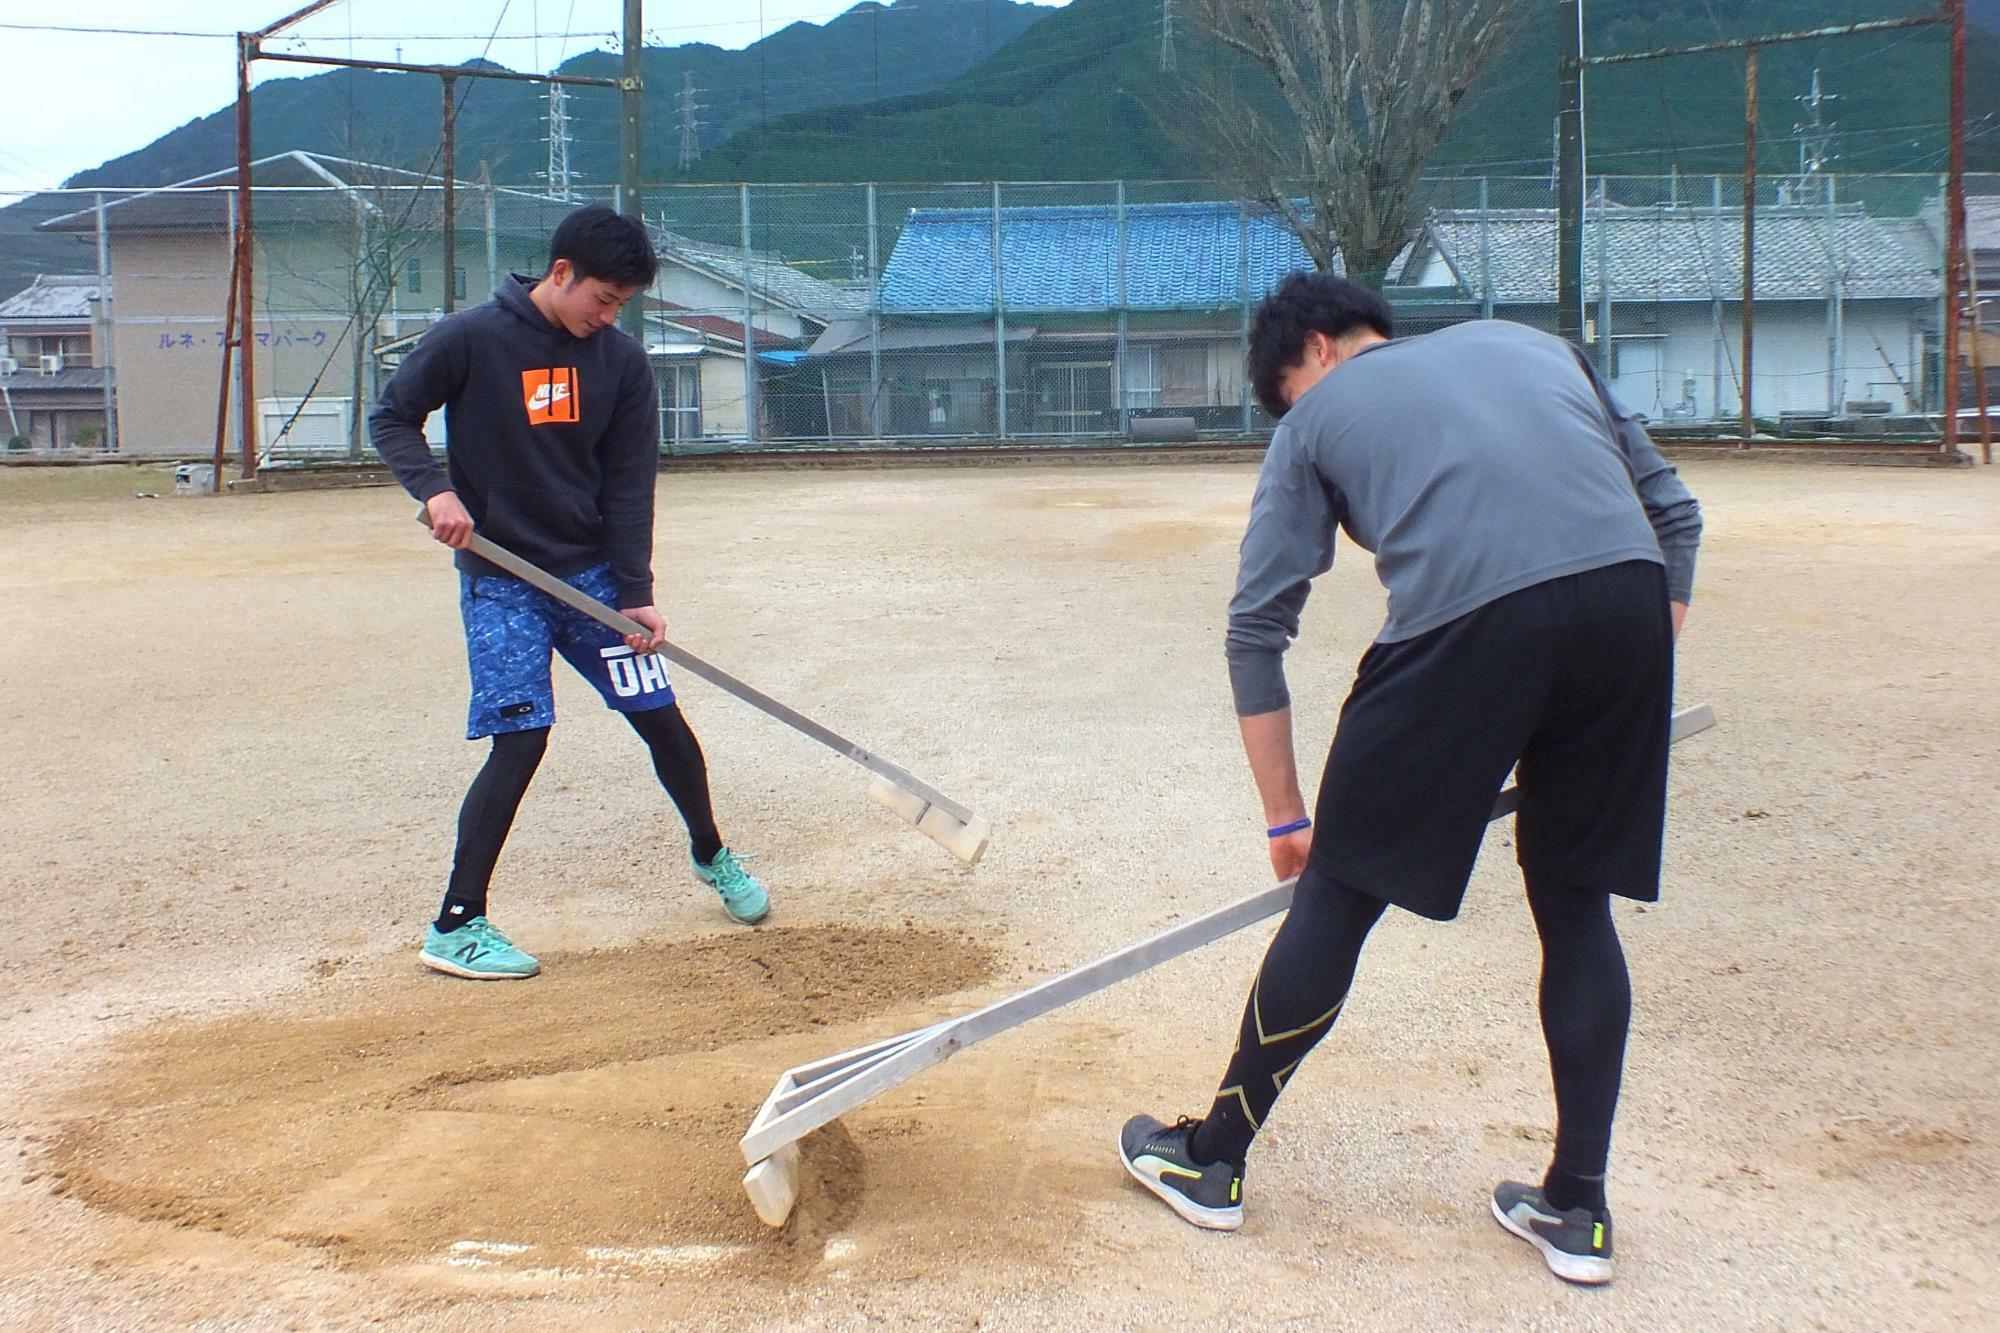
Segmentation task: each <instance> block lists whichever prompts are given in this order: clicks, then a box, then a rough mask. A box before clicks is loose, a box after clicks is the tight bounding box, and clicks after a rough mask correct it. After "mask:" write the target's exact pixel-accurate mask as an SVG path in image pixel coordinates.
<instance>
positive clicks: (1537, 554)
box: [1119, 273, 1701, 1283]
mask: <svg viewBox="0 0 2000 1333" xmlns="http://www.w3.org/2000/svg"><path fill="white" fill-rule="evenodd" d="M1249 369H1250V375H1251V379H1252V382H1253V384H1254V385H1255V387H1256V390H1257V395H1258V398H1259V399H1260V401H1262V403H1263V404H1264V407H1265V410H1267V411H1268V412H1270V414H1271V415H1272V416H1273V417H1275V418H1281V419H1282V420H1281V424H1280V425H1279V427H1278V430H1277V434H1276V435H1275V436H1274V437H1273V439H1272V441H1271V448H1270V452H1269V454H1268V455H1267V456H1266V458H1265V460H1264V470H1263V474H1262V476H1261V477H1260V479H1259V481H1258V486H1257V493H1256V497H1255V499H1254V500H1253V501H1252V502H1251V511H1250V523H1249V528H1248V530H1247V531H1246V532H1245V534H1244V538H1243V549H1242V563H1241V567H1240V570H1239V573H1238V577H1237V585H1236V594H1235V596H1234V597H1233V598H1232V600H1231V602H1230V606H1229V634H1228V642H1227V651H1228V658H1229V673H1230V682H1231V686H1232V688H1233V690H1234V693H1235V698H1236V711H1237V714H1238V720H1239V722H1240V724H1241V727H1242V731H1243V743H1244V749H1245V751H1246V752H1247V754H1248V755H1249V759H1250V768H1251V773H1252V775H1253V777H1254V778H1255V780H1256V784H1257V790H1258V793H1259V795H1260V796H1261V797H1262V799H1263V804H1264V814H1265V818H1266V822H1267V824H1268V826H1269V827H1268V841H1269V844H1270V853H1271V864H1272V866H1273V868H1274V869H1275V870H1276V871H1277V873H1278V876H1279V877H1280V878H1281V879H1282V878H1289V877H1291V876H1294V875H1296V876H1298V879H1299V882H1298V887H1297V890H1296V893H1295V895H1294V899H1293V903H1292V909H1291V911H1290V913H1289V914H1288V915H1287V917H1286V919H1285V922H1284V924H1283V926H1282V927H1280V929H1279V931H1278V933H1277V935H1276V937H1275V938H1274V939H1273V940H1272V942H1271V946H1270V949H1269V951H1268V952H1267V953H1266V955H1265V958H1264V963H1263V966H1262V968H1261V969H1260V970H1259V973H1258V975H1257V977H1256V979H1255V981H1254V982H1253V983H1252V986H1251V990H1250V998H1249V1001H1248V1003H1247V1004H1246V1006H1245V1008H1244V1013H1243V1020H1242V1025H1241V1027H1240V1029H1239V1033H1238V1038H1237V1045H1236V1051H1235V1054H1234V1055H1233V1056H1232V1058H1231V1060H1230V1064H1229V1068H1228V1070H1227V1071H1226V1072H1225V1074H1224V1076H1223V1078H1222V1081H1221V1083H1220V1085H1219V1088H1218V1091H1217V1093H1216V1096H1215V1100H1214V1103H1213V1105H1212V1106H1211V1108H1210V1110H1209V1112H1208V1114H1207V1116H1206V1117H1204V1118H1202V1119H1200V1120H1195V1119H1192V1118H1189V1117H1185V1116H1183V1117H1181V1118H1180V1120H1179V1121H1177V1122H1176V1123H1175V1124H1173V1125H1167V1124H1165V1123H1163V1122H1161V1121H1159V1120H1156V1119H1154V1118H1153V1117H1151V1116H1136V1117H1134V1118H1133V1119H1132V1120H1131V1121H1130V1122H1128V1123H1127V1124H1126V1126H1125V1127H1124V1129H1123V1131H1122V1132H1121V1134H1120V1139H1119V1153H1120V1156H1121V1157H1122V1158H1123V1160H1124V1162H1125V1165H1126V1168H1127V1169H1128V1170H1129V1171H1130V1172H1131V1173H1132V1174H1133V1176H1134V1177H1136V1178H1137V1179H1138V1180H1139V1181H1140V1183H1141V1184H1143V1185H1145V1186H1146V1187H1147V1188H1148V1189H1149V1190H1151V1191H1152V1192H1153V1193H1154V1194H1155V1195H1157V1196H1158V1197H1159V1198H1160V1199H1161V1200H1162V1201H1164V1202H1165V1203H1167V1204H1168V1205H1169V1206H1170V1207H1172V1208H1173V1209H1174V1211H1175V1212H1176V1213H1178V1214H1180V1216H1182V1217H1183V1218H1185V1219H1186V1220H1188V1221H1190V1222H1192V1223H1194V1224H1195V1225H1197V1226H1203V1227H1210V1228H1214V1229H1218V1230H1234V1229H1235V1228H1236V1227H1238V1226H1240V1225H1242V1217H1243V1213H1242V1181H1243V1163H1244V1160H1245V1158H1246V1156H1247V1155H1248V1152H1249V1148H1250V1143H1251V1140H1252V1138H1253V1137H1254V1135H1255V1134H1256V1132H1257V1130H1258V1129H1259V1127H1260V1126H1261V1125H1262V1124H1263V1123H1264V1121H1265V1119H1266V1118H1267V1117H1268V1116H1269V1114H1270V1112H1271V1109H1272V1106H1273V1104H1274V1103H1275V1102H1276V1100H1277V1097H1278V1094H1279V1092H1281V1091H1282V1090H1283V1088H1284V1085H1285V1082H1286V1081H1287V1080H1288V1079H1289V1078H1290V1077H1291V1075H1292V1072H1293V1071H1294V1070H1295V1069H1297V1068H1298V1065H1299V1063H1300V1061H1302V1060H1303V1059H1304V1058H1305V1056H1306V1054H1307V1052H1309V1051H1310V1050H1311V1049H1312V1048H1313V1046H1314V1045H1315V1044H1317V1043H1318V1041H1319V1039H1320V1038H1321V1037H1323V1036H1325V1034H1326V1033H1327V1031H1328V1030H1329V1029H1330V1028H1331V1027H1332V1026H1333V1023H1334V1020H1335V1019H1336V1018H1337V1017H1338V1016H1339V1013H1340V1009H1341V1006H1342V1005H1343V1004H1344V1003H1345V1002H1346V998H1347V992H1348V987H1349V985H1350V984H1351V982H1352V981H1353V977H1354V969H1355V964H1356V962H1357V960H1358V958H1359V956H1360V951H1361V947H1362V944H1363V943H1364V942H1365V940H1366V939H1367V935H1368V932H1369V930H1370V929H1371V928H1372V927H1373V926H1374V924H1375V922H1376V921H1377V920H1379V919H1380V918H1381V915H1382V913H1383V911H1384V910H1385V909H1386V908H1387V907H1389V906H1392V905H1393V906H1398V907H1402V908H1404V909H1405V910H1408V911H1411V912H1415V913H1417V914H1419V915H1422V916H1426V917H1430V918H1432V919H1435V920H1440V921H1445V920H1450V919H1451V918H1452V917H1454V916H1456V915H1457V914H1458V909H1459V904H1460V902H1461V900H1462V899H1463V897H1464V893H1465V886H1466V882H1467V879H1468V878H1469V877H1470V875H1471V872H1472V865H1473V861H1474V859H1475V858H1476V857H1477V855H1478V851H1479V844H1480V840H1481V838H1482V836H1483V834H1484V831H1485V826H1486V822H1487V818H1488V815H1489V813H1490V812H1491V810H1492V807H1493V802H1494V799H1495V798H1496V797H1497V795H1498V794H1499V791H1500V789H1501V786H1502V784H1503V783H1504V782H1505V780H1506V777H1507V774H1508V772H1509V771H1510V770H1516V769H1517V766H1518V770H1517V771H1518V775H1519V781H1520V786H1521V791H1522V801H1521V807H1520V813H1519V816H1518V823H1517V838H1516V842H1517V846H1518V859H1519V861H1520V864H1521V868H1522V875H1523V878H1524V880H1525V882H1526V885H1527V896H1528V903H1529V907H1530V910H1531V911H1532V913H1533V916H1534V920H1535V926H1536V930H1537V933H1538V934H1539V936H1540V939H1541V945H1542V982H1541V1010H1542V1027H1543V1032H1544V1035H1545V1037H1546V1038H1547V1041H1548V1047H1549V1057H1550V1065H1551V1068H1552V1071H1553V1074H1554V1082H1555V1093H1556V1113H1557V1129H1556V1145H1555V1154H1554V1160H1553V1162H1552V1163H1551V1165H1550V1167H1549V1170H1548V1172H1547V1174H1546V1176H1545V1177H1544V1179H1543V1182H1542V1183H1541V1184H1540V1185H1539V1186H1534V1185H1523V1184H1517V1183H1514V1182H1503V1183H1502V1184H1501V1185H1500V1186H1499V1187H1498V1188H1497V1189H1496V1190H1495V1191H1494V1195H1493V1200H1492V1211H1493V1214H1494V1217H1495V1218H1496V1220H1498V1221H1499V1223H1500V1224H1501V1225H1502V1226H1503V1227H1505V1228H1506V1229H1507V1230H1508V1231H1510V1232H1512V1233H1513V1234H1515V1235H1517V1236H1519V1237H1520V1238H1521V1239H1523V1240H1525V1241H1528V1242H1529V1243H1531V1244H1533V1245H1534V1246H1535V1247H1536V1248H1537V1249H1538V1250H1540V1251H1541V1253H1542V1255H1543V1258H1544V1259H1545V1261H1546V1262H1547V1263H1548V1265H1549V1267H1550V1268H1551V1269H1552V1270H1553V1271H1554V1272H1555V1273H1556V1274H1557V1275H1558V1276H1560V1277H1563V1278H1566V1279H1568V1280H1570V1281H1574V1282H1584V1283H1602V1282H1608V1281H1610V1279H1611V1258H1612V1243H1611V1214H1610V1210H1609V1208H1608V1206H1607V1204H1606V1200H1605V1193H1604V1176H1605V1166H1606V1162H1607V1160H1608V1157H1609V1153H1610V1138H1611V1122H1612V1118H1613V1115H1614V1113H1615V1110H1616V1107H1617V1100H1618V1085H1619V1081H1620V1077H1621V1073H1622V1069H1623V1064H1624V1050H1625V1032H1626V1027H1627V1024H1628V1022H1629V1018H1630V1011H1631V990H1630V983H1629V980H1628V978H1627V975H1626V970H1625V958H1624V954H1623V952H1622V950H1621V949H1620V946H1619V943H1618V935H1617V931H1616V929H1615V928H1614V926H1613V925H1612V920H1611V898H1612V896H1613V895H1617V896H1623V897H1628V898H1636V899H1640V900H1643V901H1652V900H1654V899H1657V898H1658V896H1659V880H1660V845H1661V838H1662V831H1663V828H1664V820H1665V808H1666V766H1667V738H1668V723H1669V715H1670V711H1671V707H1672V696H1673V643H1674V639H1675V637H1676V636H1677V635H1678V634H1679V631H1680V625H1681V620H1682V618H1683V617H1684V616H1685V614H1686V611H1687V604H1688V599H1689V595H1690V591H1691V589H1692V585H1693V581H1694V562H1695V550H1696V547H1697V545H1698V544H1699V542H1700V538H1701V512H1700V508H1699V506H1698V505H1697V504H1696V503H1695V500H1694V498H1693V497H1692V496H1691V495H1689V494H1688V492H1687V489H1686V487H1684V486H1683V485H1682V484H1681V482H1680V479H1679V477H1678V476H1676V475H1675V473H1674V470H1673V468H1672V467H1671V466H1669V465H1668V464H1667V463H1666V461H1665V460H1663V459H1662V458H1661V457H1660V455H1659V452H1658V451H1657V450H1656V449H1655V448H1654V447H1653V444H1652V442H1651V441H1650V440H1649V439H1648V438H1647V437H1646V433H1645V431H1644V430H1643V429H1641V427H1640V426H1639V424H1638V423H1637V422H1636V421H1634V420H1633V419H1632V418H1631V417H1630V416H1629V415H1628V414H1626V413H1625V412H1624V411H1623V409H1622V408H1620V407H1619V406H1618V404H1617V403H1616V402H1615V401H1614V400H1613V399H1612V397H1611V396H1610V394H1609V393H1608V392H1607V391H1606V390H1605V388H1604V386H1603V384H1602V383H1601V382H1600V381H1599V380H1598V378H1597V376H1596V374H1595V372H1594V371H1593V370H1592V369H1591V367H1590V366H1589V364H1588V363H1587V362H1586V361H1584V360H1583V358H1582V357H1581V356H1580V355H1578V353H1577V352H1576V350H1575V348H1573V347H1572V346H1571V345H1570V344H1569V343H1566V342H1564V341H1562V340H1560V339H1558V338H1553V337H1550V336H1549V335H1547V334H1543V333H1539V332H1536V331H1535V330H1532V329H1529V328H1526V327H1524V326H1521V325H1517V324H1508V323H1502V322H1497V321H1480V322H1476V323H1470V324H1462V325H1458V326H1456V327H1453V328H1448V329H1444V330H1441V331H1439V332H1436V333H1431V334H1426V335H1424V336H1422V337H1417V338H1408V339H1401V340H1396V339H1393V338H1392V321H1391V315H1390V311H1389V307H1388V305H1387V303H1386V302H1384V301H1383V300H1382V298H1381V297H1380V296H1379V295H1378V294H1376V293H1374V292H1371V291H1368V290H1367V289H1365V288H1362V287H1359V286H1357V285H1355V284H1353V283H1350V282H1347V281H1345V280H1343V279H1340V278H1335V277H1332V276H1330V275H1327V274H1304V273H1300V274H1294V275H1292V276H1291V277H1289V278H1287V279H1286V280H1285V281H1284V282H1283V283H1281V284H1280V285H1279V287H1278V289H1277V290H1276V291H1275V292H1273V293H1272V294H1271V296H1270V297H1269V298H1268V299H1266V300H1265V302H1264V303H1263V305H1262V306H1261V307H1260V308H1259V309H1258V312H1257V317H1256V321H1255V324H1254V325H1253V327H1252V331H1251V346H1250V367H1249ZM1336 528H1340V529H1343V530H1345V531H1346V533H1347V534H1348V536H1349V537H1350V538H1352V539H1353V541H1354V542H1355V543H1356V544H1357V545H1359V546H1360V547H1362V548H1363V549H1364V550H1367V551H1370V552H1372V553H1373V554H1374V556H1375V568H1376V573H1377V575H1378V576H1379V577H1380V578H1381V580H1382V582H1383V584H1384V585H1385V586H1386V587H1387V588H1388V590H1389V615H1388V620H1387V623H1385V624H1384V625H1383V627H1382V631H1381V633H1380V635H1378V636H1377V639H1376V642H1375V643H1374V645H1373V646H1371V647H1370V648H1369V650H1368V651H1367V653H1366V654H1364V655H1363V657H1362V659H1361V663H1360V666H1359V668H1358V670H1357V672H1356V677H1355V682H1354V686H1353V688H1352V690H1351V691H1350V692H1349V695H1348V698H1347V702H1346V704H1345V705H1344V706H1343V708H1342V710H1341V718H1340V726H1339V728H1338V731H1337V732H1336V734H1335V736H1334V741H1333V746H1332V749H1331V751H1330V752H1329V754H1328V756H1327V763H1326V771H1325V774H1324V776H1323V777H1322V779H1321V782H1320V789H1319V796H1318V801H1317V804H1316V807H1315V818H1308V817H1307V816H1306V806H1305V800H1304V798H1303V796H1302V795H1301V793H1300V789H1299V780H1298V773H1297V768H1296V763H1295V760H1294V752H1293V746H1292V722H1291V698H1290V695H1289V693H1288V692H1287V690H1286V686H1285V676H1284V670H1283V665H1282V663H1283V654H1284V651H1285V649H1286V647H1287V646H1288V645H1289V644H1290V642H1291V640H1292V638H1293V637H1294V636H1295V635H1296V634H1297V633H1298V630H1299V614H1300V612H1301V611H1302V610H1303V609H1304V606H1305V602H1306V596H1307V593H1308V592H1309V591H1310V587H1311V582H1312V580H1313V579H1314V578H1315V577H1317V576H1318V575H1320V574H1322V573H1325V572H1326V570H1327V569H1328V568H1329V567H1331V565H1332V563H1333V554H1334V533H1335V529H1336ZM1315 835H1317V836H1315Z"/></svg>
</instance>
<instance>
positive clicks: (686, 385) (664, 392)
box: [658, 362, 701, 444]
mask: <svg viewBox="0 0 2000 1333" xmlns="http://www.w3.org/2000/svg"><path fill="white" fill-rule="evenodd" d="M658 374H659V381H660V439H661V440H663V441H665V442H666V443H668V444H678V443H680V442H681V441H683V440H698V439H700V438H701V366H700V364H699V363H698V362H675V363H672V364H670V365H666V366H662V367H661V368H660V370H659V372H658Z"/></svg>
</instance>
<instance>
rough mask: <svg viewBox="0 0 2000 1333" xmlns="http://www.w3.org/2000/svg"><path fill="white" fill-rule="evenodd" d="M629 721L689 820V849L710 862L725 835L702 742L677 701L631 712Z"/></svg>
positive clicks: (687, 820)
mask: <svg viewBox="0 0 2000 1333" xmlns="http://www.w3.org/2000/svg"><path fill="white" fill-rule="evenodd" d="M625 720H626V721H627V722H630V723H631V724H632V730H634V731H636V732H638V733H639V739H641V740H643V741H645V742H646V748H647V749H649V750H651V751H652V752H653V771H654V772H655V773H657V774H659V775H660V785H661V786H662V787H665V788H666V789H667V795H668V796H670V797H672V798H673V802H674V807H675V808H676V809H677V810H679V811H680V812H681V818H682V819H683V820H684V821H686V823H687V830H688V848H689V850H690V851H692V852H693V853H694V859H695V860H697V861H699V862H701V863H702V864H703V865H707V864H708V863H709V862H710V861H713V860H714V859H715V854H716V853H717V852H719V851H721V850H722V835H721V834H720V833H718V832H716V828H715V806H714V804H713V803H712V802H711V801H710V799H709V794H708V761H707V760H706V759H704V758H703V757H702V753H701V742H700V741H698V740H696V739H695V737H694V730H693V729H692V728H691V727H689V726H688V724H687V719H686V718H684V717H682V716H681V710H680V707H679V705H677V704H668V705H667V706H666V707H664V708H649V709H647V710H646V711H645V712H643V713H627V714H626V715H625Z"/></svg>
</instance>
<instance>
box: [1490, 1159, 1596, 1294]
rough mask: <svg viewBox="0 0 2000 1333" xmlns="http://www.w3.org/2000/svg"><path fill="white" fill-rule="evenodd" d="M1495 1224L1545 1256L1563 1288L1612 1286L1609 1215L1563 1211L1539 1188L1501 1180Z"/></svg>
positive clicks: (1496, 1191) (1495, 1203) (1496, 1194)
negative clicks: (1567, 1285)
mask: <svg viewBox="0 0 2000 1333" xmlns="http://www.w3.org/2000/svg"><path fill="white" fill-rule="evenodd" d="M1493 1220H1494V1221H1496V1222H1498V1223H1499V1224H1500V1225H1501V1226H1503V1227H1505V1228H1507V1230H1509V1231H1511V1232H1513V1233H1514V1234H1515V1235H1517V1236H1519V1237H1520V1238H1521V1239H1522V1240H1525V1241H1527V1242H1528V1244H1530V1245H1532V1246H1534V1247H1535V1248H1536V1249H1538V1250H1540V1251H1541V1252H1542V1259H1543V1261H1544V1262H1545V1263H1547V1264H1548V1266H1549V1271H1550V1272H1552V1273H1554V1274H1555V1275H1556V1276H1557V1277H1559V1278H1561V1279H1563V1280H1564V1281H1565V1282H1577V1283H1581V1284H1583V1285H1584V1286H1589V1287H1596V1286H1602V1285H1603V1284H1604V1283H1606V1282H1609V1281H1610V1280H1611V1214H1610V1213H1609V1212H1604V1213H1594V1212H1592V1211H1591V1210H1590V1209H1588V1208H1571V1209H1569V1210H1568V1211H1567V1212H1564V1211H1560V1210H1558V1209H1556V1208H1554V1207H1552V1206H1551V1205H1550V1204H1549V1201H1548V1200H1547V1199H1546V1198H1544V1197H1543V1195H1542V1192H1541V1190H1540V1189H1539V1188H1537V1187H1536V1186H1533V1185H1521V1184H1516V1183H1515V1182H1514V1181H1511V1180H1503V1181H1501V1182H1500V1184H1499V1185H1497V1186H1496V1187H1495V1188H1494V1190H1493Z"/></svg>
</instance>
